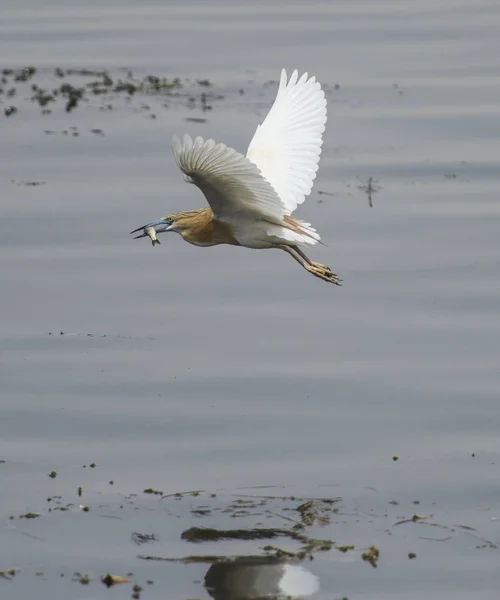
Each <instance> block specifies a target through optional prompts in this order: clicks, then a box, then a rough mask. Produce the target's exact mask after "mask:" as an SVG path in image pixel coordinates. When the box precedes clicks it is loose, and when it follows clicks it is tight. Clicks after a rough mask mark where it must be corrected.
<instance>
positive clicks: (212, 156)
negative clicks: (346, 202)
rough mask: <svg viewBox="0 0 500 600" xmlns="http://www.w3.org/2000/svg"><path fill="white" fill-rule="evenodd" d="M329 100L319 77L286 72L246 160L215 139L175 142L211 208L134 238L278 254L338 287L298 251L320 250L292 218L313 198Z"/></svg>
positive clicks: (309, 229)
mask: <svg viewBox="0 0 500 600" xmlns="http://www.w3.org/2000/svg"><path fill="white" fill-rule="evenodd" d="M325 124H326V98H325V93H324V91H323V90H322V89H321V85H320V84H319V82H317V81H316V78H315V77H310V78H309V77H308V74H307V73H304V74H303V75H302V76H301V77H300V78H299V75H298V71H297V70H295V71H293V73H292V75H291V76H290V79H288V78H287V73H286V71H285V69H283V70H282V71H281V78H280V82H279V87H278V93H277V95H276V99H275V101H274V103H273V105H272V107H271V109H270V111H269V113H268V114H267V116H266V118H265V119H264V121H263V122H262V123H261V124H260V125H258V126H257V130H256V131H255V134H254V136H253V138H252V140H251V142H250V145H249V147H248V150H247V153H246V156H244V155H243V154H241V153H239V152H237V151H236V150H234V149H233V148H230V147H228V146H226V145H225V144H223V143H217V142H215V141H214V140H213V139H208V140H206V141H205V140H204V139H203V138H201V137H196V138H195V139H194V140H193V139H192V138H191V137H190V136H189V135H187V134H186V135H184V137H183V138H182V139H179V138H178V137H177V136H175V135H174V136H173V138H172V151H173V154H174V158H175V161H176V163H177V166H178V167H179V169H180V170H181V171H182V172H183V173H184V179H185V181H186V182H188V183H192V184H194V185H196V186H197V187H198V188H200V190H201V191H202V192H203V194H204V196H205V198H206V200H207V202H208V206H207V207H205V208H198V209H195V210H188V211H180V212H174V213H171V214H169V215H166V216H165V217H161V218H160V219H157V220H156V221H152V222H151V223H148V224H147V225H143V226H142V227H139V228H137V229H134V231H131V234H134V233H137V232H139V231H141V230H142V231H143V233H142V234H141V235H138V236H136V237H135V238H134V239H139V238H142V237H150V239H151V242H152V244H153V247H154V246H155V244H159V243H160V241H159V239H158V238H157V235H156V234H158V233H164V232H168V231H175V232H177V233H179V234H180V235H181V236H182V237H183V239H184V240H185V241H186V242H189V243H190V244H194V245H195V246H201V247H205V246H216V245H218V244H230V245H233V246H244V247H246V248H253V249H268V248H277V249H279V250H283V251H285V252H287V253H288V254H290V256H292V257H293V258H294V259H295V260H296V261H297V262H298V263H299V264H300V265H301V266H302V267H303V268H304V269H306V271H308V272H309V273H311V274H312V275H314V276H315V277H319V278H320V279H323V280H324V281H327V282H329V283H333V284H335V285H341V281H342V280H341V279H340V278H339V276H338V275H336V274H335V273H333V272H332V270H331V269H330V268H329V267H327V266H326V265H323V264H321V263H319V262H315V261H313V260H311V259H310V258H309V257H308V256H307V255H306V254H305V253H304V251H303V250H302V249H301V246H314V245H315V244H317V243H318V242H320V239H321V238H320V235H319V233H318V232H317V231H316V229H315V228H314V227H313V226H312V225H311V224H310V223H306V222H305V221H301V220H299V219H296V218H295V217H293V216H292V213H293V212H294V211H295V209H296V208H297V206H298V205H299V204H302V203H303V202H304V200H305V199H306V197H307V196H308V195H309V194H310V192H311V189H312V186H313V182H314V179H315V178H316V173H317V171H318V163H319V158H320V154H321V147H322V144H323V132H324V131H325Z"/></svg>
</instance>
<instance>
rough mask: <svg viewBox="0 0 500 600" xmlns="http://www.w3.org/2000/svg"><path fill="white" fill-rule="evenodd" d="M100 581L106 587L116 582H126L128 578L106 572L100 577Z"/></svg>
mask: <svg viewBox="0 0 500 600" xmlns="http://www.w3.org/2000/svg"><path fill="white" fill-rule="evenodd" d="M101 581H102V582H103V583H104V585H106V586H107V587H111V586H113V585H116V584H118V583H127V582H128V581H129V579H128V578H127V577H122V576H121V575H112V574H111V573H106V575H104V576H103V577H101Z"/></svg>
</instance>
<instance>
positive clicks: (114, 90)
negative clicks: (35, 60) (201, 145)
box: [0, 66, 223, 135]
mask: <svg viewBox="0 0 500 600" xmlns="http://www.w3.org/2000/svg"><path fill="white" fill-rule="evenodd" d="M1 84H2V86H4V87H1V88H0V95H2V94H5V96H7V97H8V98H13V97H14V96H19V98H20V99H21V100H23V99H26V100H30V101H31V102H33V103H35V104H37V105H38V106H39V107H40V109H41V112H42V114H44V115H45V114H51V112H52V109H57V108H59V107H61V106H62V107H64V110H65V111H66V112H67V113H71V112H73V111H74V110H75V109H77V108H79V107H81V106H83V105H88V106H95V104H96V103H97V104H98V105H99V107H100V108H101V109H102V110H112V109H113V108H115V107H116V106H118V100H119V99H120V98H121V99H122V100H123V101H124V102H125V103H127V102H128V101H130V99H131V98H132V97H134V96H136V95H140V96H141V97H144V96H159V97H162V98H168V100H169V101H172V100H174V99H175V100H176V101H177V102H180V103H181V104H184V105H185V106H188V107H189V108H191V109H192V108H195V107H198V108H199V109H200V110H202V111H203V112H205V111H207V110H211V109H212V107H213V105H212V102H213V100H220V99H223V96H222V95H220V94H215V93H214V92H213V91H212V88H213V84H212V82H211V81H209V80H208V79H206V78H205V79H198V80H196V81H191V80H189V79H185V80H182V79H181V78H180V77H176V76H174V77H166V76H164V75H152V74H150V75H146V76H142V77H136V76H134V74H133V72H132V71H131V70H128V71H127V72H126V73H124V74H122V73H119V74H118V75H116V74H111V73H109V72H108V71H106V70H95V69H63V68H62V67H56V68H55V69H54V70H53V71H52V73H47V72H46V71H45V70H42V71H39V70H37V69H36V68H35V67H32V66H29V67H24V68H22V69H9V68H5V69H3V71H2V77H1ZM197 88H198V89H199V91H196V89H197ZM164 106H166V107H167V108H168V106H169V104H168V103H167V104H164ZM19 110H20V107H19V105H18V106H13V105H10V106H6V107H5V108H4V114H5V116H7V117H10V116H13V115H15V114H16V113H17V112H19ZM141 110H146V111H147V110H149V107H148V108H144V105H143V106H142V107H141ZM148 116H149V118H151V119H154V118H156V114H152V113H150V114H149V115H148ZM195 122H200V123H201V122H205V119H200V121H195ZM99 135H102V134H99Z"/></svg>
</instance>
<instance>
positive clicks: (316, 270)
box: [307, 263, 342, 285]
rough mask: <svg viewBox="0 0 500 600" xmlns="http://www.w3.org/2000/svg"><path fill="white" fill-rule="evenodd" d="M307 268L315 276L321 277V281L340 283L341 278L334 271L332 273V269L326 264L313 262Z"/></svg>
mask: <svg viewBox="0 0 500 600" xmlns="http://www.w3.org/2000/svg"><path fill="white" fill-rule="evenodd" d="M307 270H308V271H309V273H312V274H313V275H314V276H315V277H319V278H320V279H323V281H328V282H329V283H333V284H335V285H342V279H340V277H339V276H338V275H336V274H335V273H332V270H331V269H330V268H328V267H327V266H326V265H322V264H320V263H314V264H313V265H311V266H310V267H309V268H308V269H307Z"/></svg>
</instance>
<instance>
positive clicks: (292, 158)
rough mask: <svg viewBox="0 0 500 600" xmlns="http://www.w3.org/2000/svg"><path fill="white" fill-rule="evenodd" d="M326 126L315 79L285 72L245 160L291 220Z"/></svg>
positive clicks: (310, 175) (307, 186)
mask: <svg viewBox="0 0 500 600" xmlns="http://www.w3.org/2000/svg"><path fill="white" fill-rule="evenodd" d="M325 123H326V98H325V94H324V92H323V90H322V89H321V86H320V84H319V83H317V82H316V79H315V78H314V77H311V78H310V79H309V80H308V79H307V73H304V75H302V77H301V78H300V79H298V73H297V71H294V72H293V73H292V76H291V77H290V80H289V81H288V84H287V76H286V71H285V70H284V69H283V70H282V71H281V80H280V85H279V89H278V94H277V96H276V100H275V101H274V104H273V106H272V107H271V110H270V111H269V114H268V115H267V117H266V118H265V120H264V122H263V123H262V124H261V125H259V126H257V130H256V132H255V134H254V136H253V139H252V141H251V142H250V146H249V147H248V152H247V158H249V159H250V160H251V161H252V162H253V163H254V164H256V165H257V166H258V167H259V169H260V171H261V173H262V175H263V176H264V177H265V179H267V181H269V183H270V184H271V185H272V186H273V188H274V189H275V190H276V192H277V194H278V196H279V197H280V198H281V200H282V201H283V204H284V205H285V207H286V210H287V214H291V213H292V212H293V211H294V210H295V209H296V208H297V204H301V203H302V202H304V200H305V197H306V196H307V195H309V193H310V192H311V189H312V186H313V181H314V179H315V177H316V171H317V170H318V162H319V156H320V154H321V145H322V143H323V140H322V134H323V132H324V130H325Z"/></svg>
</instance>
